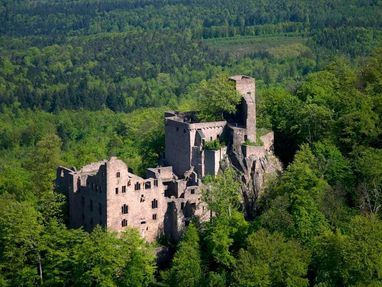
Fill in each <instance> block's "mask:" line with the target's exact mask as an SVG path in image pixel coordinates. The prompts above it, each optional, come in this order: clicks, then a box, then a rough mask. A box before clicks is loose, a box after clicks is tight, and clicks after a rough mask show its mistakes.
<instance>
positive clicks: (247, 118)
mask: <svg viewBox="0 0 382 287" xmlns="http://www.w3.org/2000/svg"><path fill="white" fill-rule="evenodd" d="M230 80H232V81H234V82H235V85H236V90H237V91H238V92H239V93H240V94H241V96H242V101H241V103H240V104H239V105H238V107H237V113H236V114H235V115H230V116H227V117H226V119H225V120H222V121H214V122H200V121H198V120H197V114H196V113H195V112H186V113H180V112H166V113H165V115H164V120H165V156H164V159H163V163H164V164H163V166H160V167H155V168H148V169H147V173H146V178H141V177H139V176H137V175H134V174H132V173H130V172H129V169H128V167H127V165H126V164H125V163H124V162H123V161H121V160H119V159H117V158H116V157H112V158H110V159H109V160H104V161H100V162H96V163H92V164H89V165H86V166H84V167H82V168H81V169H80V170H76V169H75V168H66V167H59V168H58V169H57V179H56V187H57V189H58V190H60V191H61V192H63V193H65V194H66V195H67V197H68V203H69V225H70V227H73V228H79V227H83V228H84V229H85V230H89V231H90V230H92V229H93V228H94V227H95V226H96V225H101V226H103V227H106V228H107V229H110V230H115V231H118V232H119V231H123V230H124V229H125V228H126V227H127V226H129V227H134V228H137V229H138V230H139V231H140V233H141V235H142V236H143V237H144V238H145V239H146V240H148V241H154V240H155V239H157V238H158V236H161V235H166V236H169V237H172V238H178V236H179V232H180V231H181V230H182V229H183V228H184V226H186V225H187V224H188V223H189V222H190V220H191V219H192V217H193V216H197V217H199V218H200V219H201V220H202V221H203V220H208V218H209V217H210V212H209V211H208V209H207V206H206V204H205V203H204V202H202V200H201V187H202V185H203V184H202V178H203V177H205V176H206V175H212V176H214V175H217V173H218V171H219V170H220V169H221V167H222V165H224V166H231V167H233V168H235V169H236V170H238V171H239V172H240V174H241V175H242V186H243V187H242V192H243V197H244V204H245V207H246V209H248V211H247V213H248V214H249V213H250V210H251V208H253V202H254V201H255V199H256V198H257V196H258V193H259V191H260V189H261V186H262V184H263V182H264V181H265V175H266V174H268V173H274V172H276V171H278V170H280V169H281V167H280V164H279V162H278V161H277V159H275V157H274V155H273V151H272V149H273V133H272V132H269V133H267V134H265V135H264V136H262V137H260V138H261V141H262V144H261V145H259V144H258V143H256V139H257V138H256V102H255V91H256V89H255V80H254V79H253V78H250V77H247V76H241V75H239V76H233V77H231V78H230ZM211 141H224V142H225V143H226V144H225V145H224V146H221V147H219V148H217V149H208V147H207V145H206V144H207V143H208V142H211ZM272 159H273V160H272Z"/></svg>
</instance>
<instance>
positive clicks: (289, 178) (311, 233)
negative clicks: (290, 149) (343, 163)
mask: <svg viewBox="0 0 382 287" xmlns="http://www.w3.org/2000/svg"><path fill="white" fill-rule="evenodd" d="M312 160H314V157H313V154H312V153H311V151H310V150H309V149H308V148H307V147H305V149H304V148H303V149H302V150H301V151H300V152H299V153H297V155H296V158H295V161H294V162H293V164H291V165H290V166H288V168H287V170H286V171H285V172H284V174H283V175H282V177H281V180H280V183H279V184H278V185H277V186H276V187H275V190H274V191H273V192H274V193H275V194H276V197H275V199H274V200H273V202H274V203H273V202H271V206H270V208H269V209H268V210H267V211H266V212H265V213H264V214H263V215H262V216H261V218H260V222H261V223H262V225H264V226H266V227H267V228H269V229H270V230H275V231H279V232H283V233H284V234H285V235H286V236H288V237H294V238H297V239H299V240H301V241H302V242H304V243H306V244H311V243H312V242H313V240H314V238H315V237H316V236H318V235H319V234H321V233H322V232H323V231H325V230H327V229H328V223H327V220H326V218H325V216H324V214H323V213H322V211H321V207H322V206H323V205H324V196H325V194H326V192H327V191H328V190H329V188H330V187H329V185H328V184H327V183H326V181H324V180H323V179H321V178H319V177H318V176H317V175H316V174H315V172H314V171H313V170H312V169H311V167H310V166H309V164H308V163H307V162H311V161H312ZM273 204H275V205H274V206H272V205H273ZM275 222H279V223H276V224H275V225H273V223H275Z"/></svg>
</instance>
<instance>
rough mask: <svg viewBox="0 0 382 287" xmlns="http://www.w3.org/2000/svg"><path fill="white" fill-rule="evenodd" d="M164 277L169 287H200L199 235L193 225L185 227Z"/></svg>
mask: <svg viewBox="0 0 382 287" xmlns="http://www.w3.org/2000/svg"><path fill="white" fill-rule="evenodd" d="M164 276H165V277H167V278H166V281H167V283H168V284H169V285H170V286H190V287H193V286H194V287H195V286H200V282H201V279H202V268H201V259H200V250H199V234H198V230H197V229H196V227H195V226H194V225H193V224H190V225H189V226H188V227H187V230H186V232H185V233H184V235H183V238H182V240H181V242H180V243H179V245H178V248H177V252H176V253H175V256H174V259H173V260H172V266H171V269H170V270H169V271H168V274H164Z"/></svg>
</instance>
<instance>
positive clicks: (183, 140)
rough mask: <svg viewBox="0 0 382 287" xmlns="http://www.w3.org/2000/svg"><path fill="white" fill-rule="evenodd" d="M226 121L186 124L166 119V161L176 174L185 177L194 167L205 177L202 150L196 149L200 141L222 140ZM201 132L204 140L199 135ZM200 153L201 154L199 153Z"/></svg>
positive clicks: (173, 119)
mask: <svg viewBox="0 0 382 287" xmlns="http://www.w3.org/2000/svg"><path fill="white" fill-rule="evenodd" d="M226 124H227V122H226V121H217V122H205V123H204V122H202V123H184V122H182V119H181V118H176V117H175V118H174V117H170V118H166V122H165V159H166V163H167V164H168V165H171V166H172V167H173V170H174V173H175V174H176V175H178V176H179V177H183V175H184V173H185V172H186V171H188V170H190V168H191V166H194V168H195V169H196V171H197V172H198V174H199V176H204V172H203V170H204V168H203V167H201V166H200V165H202V164H203V156H202V155H201V154H200V153H201V152H202V151H201V148H199V151H198V149H195V148H194V147H195V146H196V145H199V144H200V140H202V141H203V140H204V141H205V142H209V141H212V140H216V139H218V138H220V136H221V135H222V134H223V132H224V128H225V126H226ZM198 131H201V132H202V134H203V136H204V138H203V139H199V137H200V133H199V135H197V133H198ZM198 152H199V153H198Z"/></svg>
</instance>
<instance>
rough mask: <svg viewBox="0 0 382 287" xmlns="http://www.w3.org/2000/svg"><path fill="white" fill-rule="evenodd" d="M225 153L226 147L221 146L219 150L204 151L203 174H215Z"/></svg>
mask: <svg viewBox="0 0 382 287" xmlns="http://www.w3.org/2000/svg"><path fill="white" fill-rule="evenodd" d="M226 153H227V148H226V147H222V148H221V149H219V150H205V151H204V155H205V156H204V166H205V175H213V176H215V175H217V174H218V172H219V169H220V161H221V160H222V159H223V158H224V156H225V155H226Z"/></svg>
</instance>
